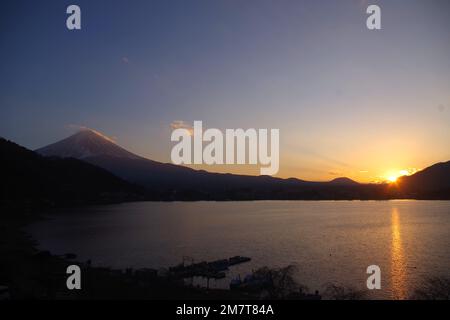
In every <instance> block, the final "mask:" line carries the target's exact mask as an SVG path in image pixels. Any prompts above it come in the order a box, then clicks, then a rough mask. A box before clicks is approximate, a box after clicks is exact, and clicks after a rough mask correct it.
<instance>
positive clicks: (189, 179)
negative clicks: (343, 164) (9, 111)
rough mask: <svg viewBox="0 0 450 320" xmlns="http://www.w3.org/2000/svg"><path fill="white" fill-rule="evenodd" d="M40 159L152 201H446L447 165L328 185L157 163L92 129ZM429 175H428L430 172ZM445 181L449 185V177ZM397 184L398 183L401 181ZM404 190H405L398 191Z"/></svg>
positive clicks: (45, 149)
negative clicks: (135, 188) (87, 168)
mask: <svg viewBox="0 0 450 320" xmlns="http://www.w3.org/2000/svg"><path fill="white" fill-rule="evenodd" d="M36 152H37V153H39V154H41V155H43V156H51V157H61V158H76V159H79V160H83V161H86V162H88V163H90V164H93V165H95V166H98V167H101V168H103V169H105V170H107V171H109V172H111V173H113V174H114V175H116V176H118V177H120V178H122V179H124V180H126V181H128V182H131V183H134V184H138V185H141V186H143V187H145V189H146V190H147V193H146V197H147V198H148V199H155V200H266V199H271V200H272V199H273V200H277V199H280V200H282V199H292V200H298V199H306V200H340V199H342V200H352V199H392V198H411V197H413V198H427V197H432V198H445V199H446V198H449V197H450V195H449V194H448V193H446V190H447V189H446V188H447V182H445V181H443V179H442V177H445V176H448V174H449V173H448V170H449V169H448V166H440V165H436V166H437V167H434V166H433V167H430V168H429V169H430V171H428V170H427V171H426V170H424V171H426V172H425V173H423V172H419V173H416V174H415V175H413V176H411V177H404V178H401V179H399V184H398V185H396V186H395V187H392V186H391V185H389V184H362V183H358V182H355V181H353V180H351V179H349V178H345V177H340V178H336V179H334V180H332V181H329V182H310V181H304V180H300V179H296V178H290V179H281V178H275V177H271V176H247V175H235V174H224V173H211V172H207V171H204V170H194V169H191V168H187V167H183V166H178V165H174V164H170V163H161V162H157V161H153V160H150V159H146V158H144V157H141V156H138V155H135V154H133V153H131V152H129V151H127V150H125V149H124V148H122V147H120V146H118V145H117V144H116V143H114V142H113V141H112V140H111V139H109V138H107V137H105V136H103V135H102V134H101V133H98V132H96V131H94V130H87V129H86V130H82V131H80V132H78V133H76V134H74V135H72V136H70V137H68V138H66V139H64V140H61V141H59V142H56V143H54V144H51V145H49V146H46V147H43V148H41V149H38V150H36ZM429 172H430V173H429ZM446 181H449V180H448V179H447V180H446ZM400 182H401V183H400ZM401 186H403V187H401Z"/></svg>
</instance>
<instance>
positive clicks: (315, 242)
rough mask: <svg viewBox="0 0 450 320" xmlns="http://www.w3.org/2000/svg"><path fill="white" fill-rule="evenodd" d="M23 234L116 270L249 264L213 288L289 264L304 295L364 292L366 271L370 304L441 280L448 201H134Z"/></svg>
mask: <svg viewBox="0 0 450 320" xmlns="http://www.w3.org/2000/svg"><path fill="white" fill-rule="evenodd" d="M30 231H31V233H32V234H33V236H34V237H35V239H37V240H38V242H39V244H40V247H41V248H42V249H47V250H50V251H52V252H53V253H58V254H59V253H61V254H62V253H67V252H73V253H76V254H77V255H78V259H79V260H81V261H83V260H87V259H92V261H93V263H94V264H95V265H103V266H111V267H116V268H125V267H135V268H139V267H153V268H160V267H168V266H173V265H176V264H178V263H180V262H181V261H182V259H183V256H189V257H192V258H193V259H194V261H202V260H215V259H223V258H228V257H231V256H234V255H243V256H249V257H251V258H252V261H251V262H250V263H246V264H242V265H239V266H237V267H233V268H232V269H231V271H230V273H229V277H228V278H227V279H223V280H218V281H215V282H213V283H211V285H212V286H216V287H227V286H228V283H229V279H230V278H231V277H235V276H237V275H238V274H240V275H241V276H244V275H245V274H247V273H249V272H250V271H251V270H252V269H254V268H258V267H261V266H269V267H282V266H286V265H289V264H295V265H296V266H297V268H298V274H297V277H298V280H299V281H300V282H302V283H304V284H305V285H307V286H308V287H309V288H310V289H311V290H316V289H317V290H323V288H324V285H325V284H327V283H329V282H334V283H340V284H344V285H351V286H354V287H356V288H360V289H364V288H365V284H366V279H367V276H368V275H367V274H366V268H367V267H368V266H369V265H373V264H375V265H378V266H380V268H381V272H382V289H381V290H380V291H376V292H371V293H370V297H372V298H396V299H402V298H406V297H407V296H408V295H409V294H411V292H412V290H413V289H414V288H415V287H416V286H417V285H418V284H419V283H420V281H421V280H422V279H423V278H424V277H427V276H450V271H449V270H450V268H449V267H450V201H352V202H334V201H329V202H328V201H319V202H316V201H261V202H173V203H160V202H140V203H128V204H120V205H111V206H101V207H92V208H89V209H86V208H83V209H76V210H69V211H64V212H60V213H58V214H56V215H53V214H52V215H51V216H50V217H49V219H47V220H44V221H40V222H38V223H37V224H35V225H33V226H32V227H31V228H30Z"/></svg>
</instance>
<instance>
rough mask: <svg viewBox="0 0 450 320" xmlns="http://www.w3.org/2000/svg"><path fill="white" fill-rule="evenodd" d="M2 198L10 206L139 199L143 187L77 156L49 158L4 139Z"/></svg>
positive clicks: (1, 141) (0, 146) (0, 153)
mask: <svg viewBox="0 0 450 320" xmlns="http://www.w3.org/2000/svg"><path fill="white" fill-rule="evenodd" d="M0 159H1V166H0V172H1V177H2V183H1V195H0V199H1V202H2V205H8V206H16V205H19V206H22V207H23V206H26V205H29V206H54V205H75V204H88V203H105V202H117V201H123V200H128V199H139V198H140V197H141V196H142V194H143V191H142V188H140V187H137V186H136V185H133V184H130V183H129V182H126V181H124V180H122V179H120V178H118V177H116V176H114V175H113V174H112V173H110V172H108V171H106V170H104V169H102V168H98V167H96V166H93V165H91V164H89V163H86V162H84V161H80V160H77V159H73V158H70V159H60V158H46V157H42V156H40V155H39V154H37V153H35V152H33V151H30V150H28V149H26V148H23V147H21V146H19V145H17V144H15V143H13V142H10V141H7V140H5V139H3V138H0Z"/></svg>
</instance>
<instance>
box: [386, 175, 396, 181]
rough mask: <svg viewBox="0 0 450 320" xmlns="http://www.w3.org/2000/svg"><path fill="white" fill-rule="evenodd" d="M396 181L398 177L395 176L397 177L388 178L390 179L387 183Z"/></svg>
mask: <svg viewBox="0 0 450 320" xmlns="http://www.w3.org/2000/svg"><path fill="white" fill-rule="evenodd" d="M397 179H398V176H397V177H395V176H390V177H389V178H388V180H389V182H395V181H397Z"/></svg>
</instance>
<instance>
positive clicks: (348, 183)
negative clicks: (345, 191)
mask: <svg viewBox="0 0 450 320" xmlns="http://www.w3.org/2000/svg"><path fill="white" fill-rule="evenodd" d="M328 183H329V184H333V185H341V186H354V185H358V184H359V183H358V182H356V181H354V180H352V179H349V178H346V177H340V178H336V179H333V180H331V181H330V182H328Z"/></svg>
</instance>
